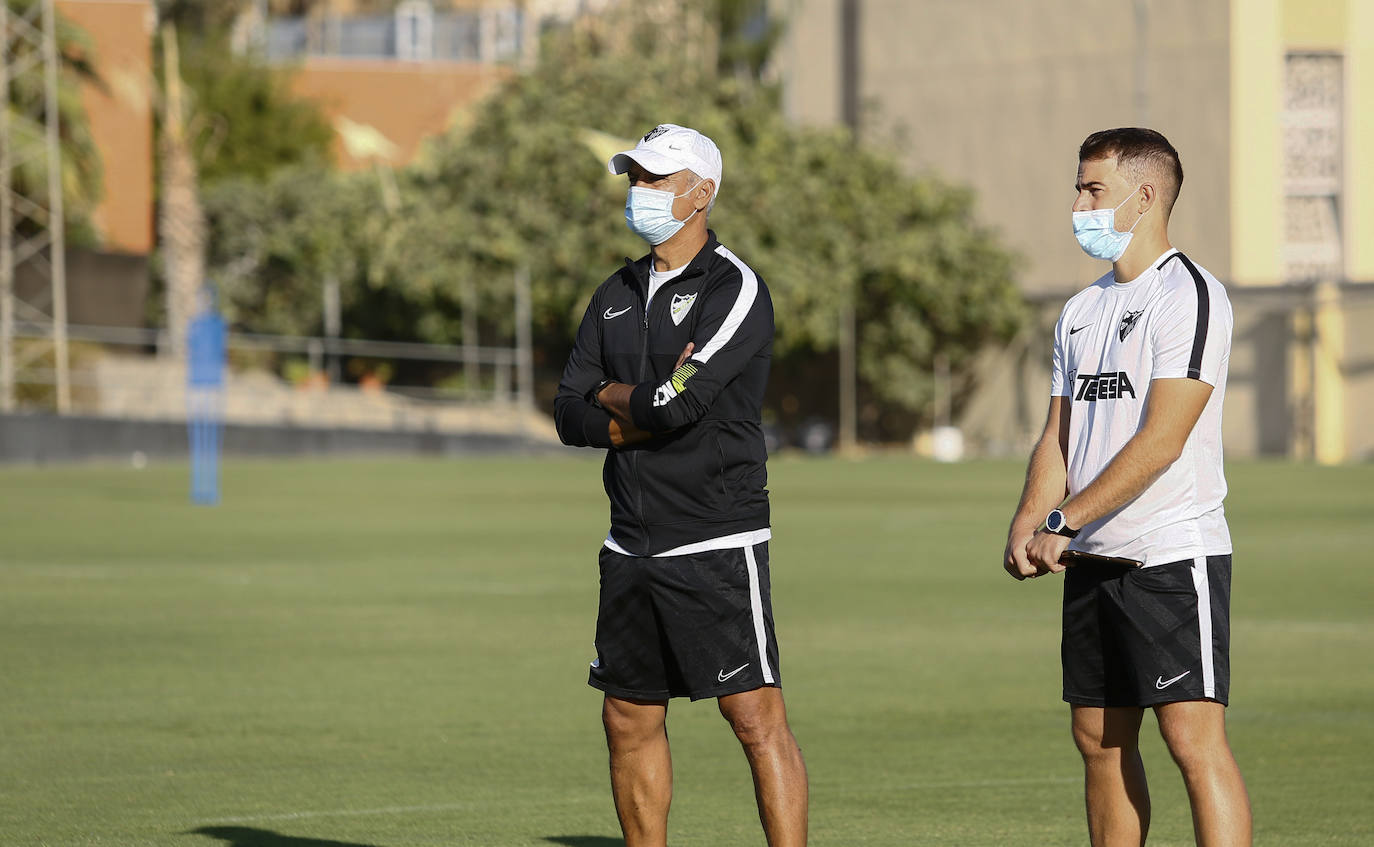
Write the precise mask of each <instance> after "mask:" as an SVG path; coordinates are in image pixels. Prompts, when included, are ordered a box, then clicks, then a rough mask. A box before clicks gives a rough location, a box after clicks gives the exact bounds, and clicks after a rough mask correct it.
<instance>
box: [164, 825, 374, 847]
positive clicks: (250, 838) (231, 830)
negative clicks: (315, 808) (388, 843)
mask: <svg viewBox="0 0 1374 847" xmlns="http://www.w3.org/2000/svg"><path fill="white" fill-rule="evenodd" d="M188 834H192V835H206V836H209V837H210V838H218V839H219V840H220V841H223V842H224V843H225V844H227V845H229V847H377V845H375V844H357V843H355V842H352V841H327V840H324V839H321V838H297V837H296V836H294V835H282V834H281V833H280V832H273V831H272V830H270V829H254V828H252V827H249V826H202V827H201V828H200V829H193V830H191V832H190V833H188Z"/></svg>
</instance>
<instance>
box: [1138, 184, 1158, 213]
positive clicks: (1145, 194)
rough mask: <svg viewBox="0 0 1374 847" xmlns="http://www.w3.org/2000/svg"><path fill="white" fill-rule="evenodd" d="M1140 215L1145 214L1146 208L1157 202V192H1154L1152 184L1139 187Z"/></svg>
mask: <svg viewBox="0 0 1374 847" xmlns="http://www.w3.org/2000/svg"><path fill="white" fill-rule="evenodd" d="M1139 191H1140V208H1139V212H1140V214H1142V215H1143V214H1145V211H1146V208H1152V207H1153V206H1154V204H1155V203H1156V202H1157V201H1158V200H1159V192H1158V191H1155V186H1154V183H1152V182H1145V183H1141V185H1140V189H1139Z"/></svg>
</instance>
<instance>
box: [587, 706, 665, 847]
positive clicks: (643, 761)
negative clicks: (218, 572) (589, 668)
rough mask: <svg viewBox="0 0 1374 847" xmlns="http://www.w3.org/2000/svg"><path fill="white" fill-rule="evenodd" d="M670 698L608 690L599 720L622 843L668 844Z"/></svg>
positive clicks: (651, 846)
mask: <svg viewBox="0 0 1374 847" xmlns="http://www.w3.org/2000/svg"><path fill="white" fill-rule="evenodd" d="M667 719H668V704H667V702H664V701H640V700H622V699H620V698H618V697H611V696H610V695H607V696H606V702H605V704H604V705H603V706H602V709H601V721H602V723H603V724H605V727H606V746H607V748H609V750H610V754H611V794H612V796H613V797H614V798H615V813H616V816H617V817H619V818H620V830H621V832H623V833H624V834H625V847H667V844H668V805H669V804H670V803H671V802H672V799H673V761H672V757H671V756H670V755H669V752H668V726H667Z"/></svg>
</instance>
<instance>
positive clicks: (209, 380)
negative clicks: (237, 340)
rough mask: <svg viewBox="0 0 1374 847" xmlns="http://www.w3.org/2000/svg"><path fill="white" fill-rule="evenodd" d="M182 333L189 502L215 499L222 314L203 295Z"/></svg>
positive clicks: (221, 388) (221, 410)
mask: <svg viewBox="0 0 1374 847" xmlns="http://www.w3.org/2000/svg"><path fill="white" fill-rule="evenodd" d="M206 300H207V301H208V302H207V305H206V308H205V310H204V311H203V312H201V313H200V314H199V315H197V316H196V317H195V318H194V319H193V320H192V321H191V325H190V327H189V328H188V330H187V333H186V426H187V430H188V436H189V438H190V442H191V502H192V503H197V504H200V505H204V506H213V505H214V504H216V503H218V502H219V454H220V444H221V442H222V438H223V428H222V423H223V420H224V370H225V336H226V334H227V327H226V326H225V323H224V318H221V317H220V316H219V314H218V313H217V312H216V311H215V309H214V305H213V300H212V299H211V298H208V297H207V298H206Z"/></svg>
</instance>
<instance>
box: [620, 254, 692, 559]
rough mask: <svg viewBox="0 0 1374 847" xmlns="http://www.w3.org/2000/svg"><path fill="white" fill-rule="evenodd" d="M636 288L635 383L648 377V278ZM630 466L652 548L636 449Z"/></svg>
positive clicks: (641, 520) (646, 540)
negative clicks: (638, 315)
mask: <svg viewBox="0 0 1374 847" xmlns="http://www.w3.org/2000/svg"><path fill="white" fill-rule="evenodd" d="M684 275H685V272H684ZM696 276H699V274H696V273H694V274H692V277H696ZM688 278H689V279H690V278H691V277H688ZM682 279H683V275H679V276H678V278H677V279H675V280H673V281H672V283H670V285H676V284H677V283H678V282H680V281H682ZM636 282H638V280H636ZM667 287H668V286H666V285H665V286H664V288H667ZM636 289H637V290H638V292H639V295H640V298H639V299H640V305H641V308H642V310H643V313H644V318H643V320H642V321H640V328H639V338H640V340H639V376H638V378H637V379H636V380H635V382H636V383H640V382H643V381H644V380H645V379H646V378H648V373H649V305H650V304H649V283H648V280H645V281H644V287H643V288H639V287H638V286H636ZM662 293H663V291H662V290H660V291H659V294H662ZM630 467H631V468H632V469H633V470H634V477H635V506H636V511H637V512H638V518H639V526H640V528H641V529H643V530H644V549H645V550H650V549H652V548H651V547H650V546H649V524H648V522H647V521H646V520H645V515H644V483H643V481H642V480H641V478H640V475H639V451H638V450H632V451H631V452H630Z"/></svg>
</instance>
